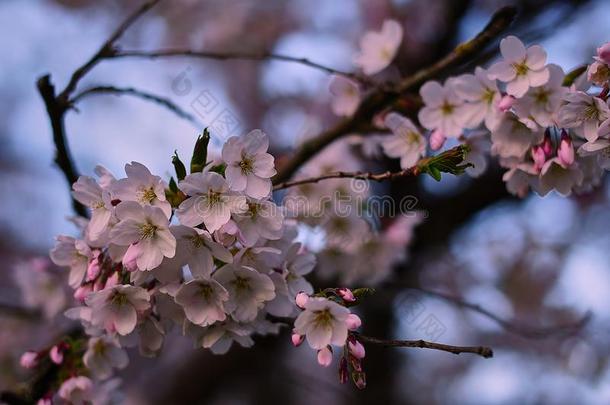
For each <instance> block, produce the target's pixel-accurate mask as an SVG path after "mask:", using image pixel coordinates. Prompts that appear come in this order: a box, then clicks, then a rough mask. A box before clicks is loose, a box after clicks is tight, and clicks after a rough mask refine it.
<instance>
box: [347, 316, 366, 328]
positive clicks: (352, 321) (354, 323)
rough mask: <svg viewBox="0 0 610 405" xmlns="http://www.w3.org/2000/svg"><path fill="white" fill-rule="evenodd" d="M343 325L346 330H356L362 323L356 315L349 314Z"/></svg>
mask: <svg viewBox="0 0 610 405" xmlns="http://www.w3.org/2000/svg"><path fill="white" fill-rule="evenodd" d="M345 324H346V325H347V329H349V330H356V329H358V328H359V327H360V325H362V321H361V320H360V317H359V316H358V315H356V314H349V315H348V316H347V319H346V320H345Z"/></svg>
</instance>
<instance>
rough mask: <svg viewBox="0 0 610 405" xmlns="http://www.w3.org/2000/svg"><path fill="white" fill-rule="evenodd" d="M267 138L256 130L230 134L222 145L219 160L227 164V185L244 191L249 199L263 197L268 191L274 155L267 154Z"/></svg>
mask: <svg viewBox="0 0 610 405" xmlns="http://www.w3.org/2000/svg"><path fill="white" fill-rule="evenodd" d="M267 149H269V137H268V136H267V134H265V133H264V132H263V131H261V130H259V129H255V130H254V131H251V132H249V133H248V134H246V135H245V136H243V137H231V138H229V139H228V140H227V142H226V143H225V144H224V146H223V147H222V159H223V160H224V162H225V163H226V164H227V168H226V171H225V173H226V177H227V184H228V185H229V188H230V189H231V190H234V191H243V192H244V193H246V195H248V196H250V197H252V198H265V197H267V196H268V195H269V193H270V192H271V180H269V179H270V178H271V177H273V176H274V175H275V173H276V172H275V168H274V165H273V156H271V155H270V154H269V153H267Z"/></svg>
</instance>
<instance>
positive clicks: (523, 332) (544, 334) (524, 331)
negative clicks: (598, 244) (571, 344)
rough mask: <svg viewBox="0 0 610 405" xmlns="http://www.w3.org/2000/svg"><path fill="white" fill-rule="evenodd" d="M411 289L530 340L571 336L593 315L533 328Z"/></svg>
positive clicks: (447, 297)
mask: <svg viewBox="0 0 610 405" xmlns="http://www.w3.org/2000/svg"><path fill="white" fill-rule="evenodd" d="M408 288H409V289H414V290H417V291H421V292H422V293H424V294H427V295H430V296H432V297H436V298H440V299H443V300H445V301H448V302H451V303H453V304H455V305H457V306H459V307H462V308H466V309H469V310H471V311H474V312H477V313H479V314H481V315H483V316H485V317H487V318H489V319H491V320H493V321H494V322H496V323H497V324H498V325H500V326H501V327H502V328H504V329H505V330H507V331H509V332H511V333H514V334H516V335H520V336H523V337H526V338H529V339H545V338H548V337H551V336H556V335H569V334H572V333H574V332H577V331H579V330H580V329H582V328H583V327H584V326H585V325H586V324H587V323H588V322H589V321H590V320H591V317H592V313H591V312H590V311H588V312H586V313H585V315H584V316H583V317H582V318H581V319H579V320H577V321H576V322H572V323H566V324H564V325H552V326H548V327H544V328H535V327H532V326H527V325H522V324H520V323H518V322H515V321H510V320H507V319H504V318H502V317H500V316H499V315H496V314H494V313H493V312H491V311H490V310H488V309H486V308H483V307H482V306H481V305H478V304H473V303H471V302H468V301H466V300H464V299H462V298H459V297H455V296H452V295H449V294H445V293H442V292H438V291H431V290H427V289H424V288H419V287H408Z"/></svg>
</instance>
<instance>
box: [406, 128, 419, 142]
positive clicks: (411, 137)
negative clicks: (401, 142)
mask: <svg viewBox="0 0 610 405" xmlns="http://www.w3.org/2000/svg"><path fill="white" fill-rule="evenodd" d="M407 142H408V143H419V135H418V134H417V133H415V132H413V131H409V132H407Z"/></svg>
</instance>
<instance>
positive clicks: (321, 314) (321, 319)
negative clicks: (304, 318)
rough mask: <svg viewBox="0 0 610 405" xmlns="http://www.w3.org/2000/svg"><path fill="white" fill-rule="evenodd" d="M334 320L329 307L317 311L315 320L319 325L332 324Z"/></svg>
mask: <svg viewBox="0 0 610 405" xmlns="http://www.w3.org/2000/svg"><path fill="white" fill-rule="evenodd" d="M332 320H333V314H331V313H330V310H329V309H328V308H326V309H323V310H320V311H315V312H314V319H313V322H314V324H315V325H316V326H317V327H327V326H331V323H332Z"/></svg>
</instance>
